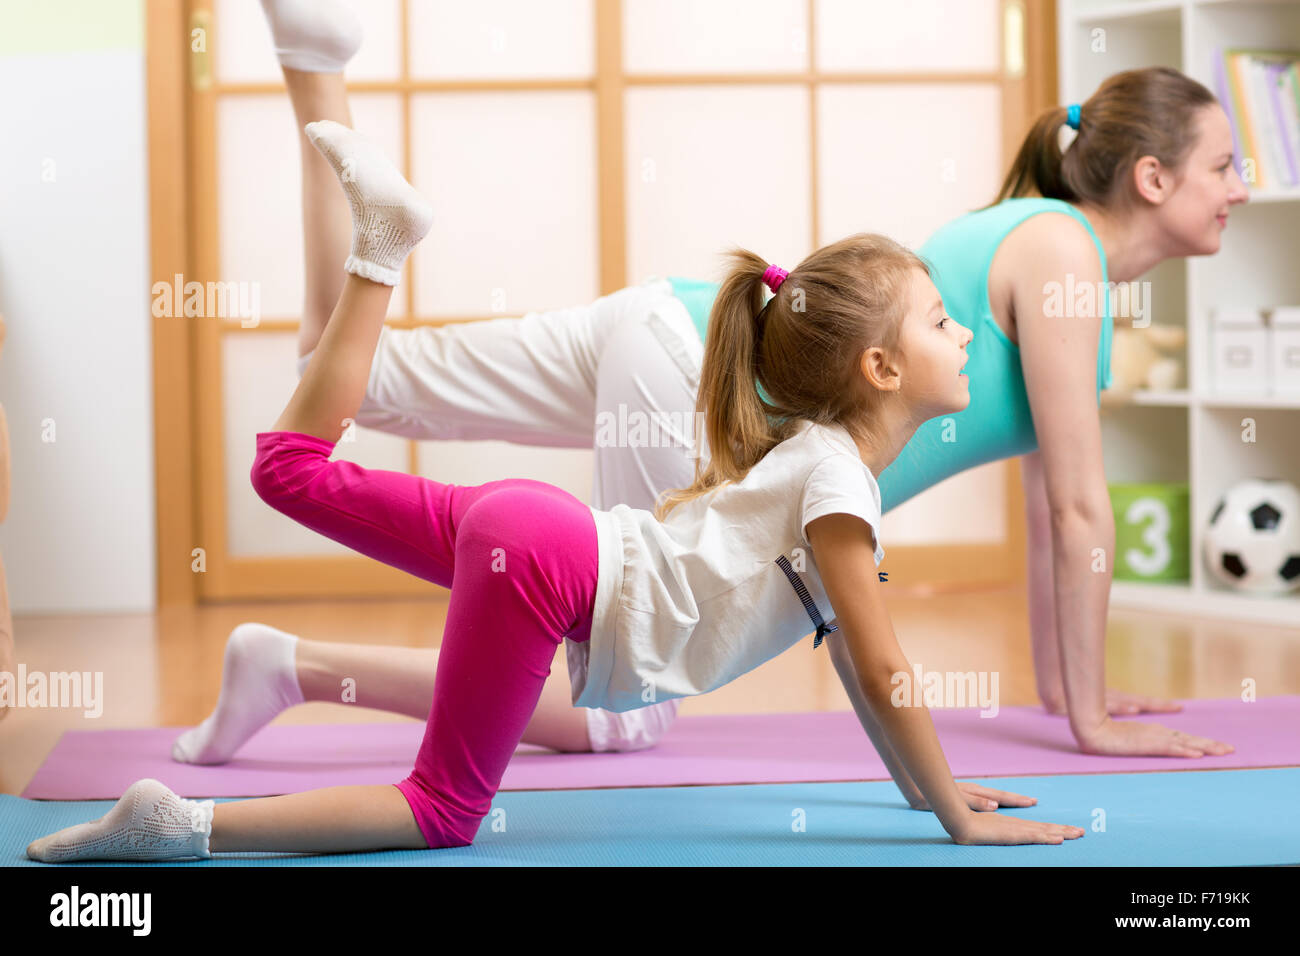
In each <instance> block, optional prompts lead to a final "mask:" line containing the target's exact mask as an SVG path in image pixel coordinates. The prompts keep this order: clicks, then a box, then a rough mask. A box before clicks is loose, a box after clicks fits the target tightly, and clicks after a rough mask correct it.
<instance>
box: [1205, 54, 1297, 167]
mask: <svg viewBox="0 0 1300 956" xmlns="http://www.w3.org/2000/svg"><path fill="white" fill-rule="evenodd" d="M1214 77H1215V85H1216V86H1217V87H1218V89H1217V90H1216V91H1215V92H1216V93H1217V94H1218V96H1219V102H1220V103H1222V104H1223V108H1224V111H1225V112H1227V114H1228V121H1229V122H1230V124H1231V125H1232V145H1233V152H1234V156H1235V157H1236V163H1237V172H1238V173H1240V174H1241V177H1242V179H1243V180H1245V181H1246V183H1247V184H1248V185H1251V186H1254V187H1255V188H1258V189H1263V188H1277V187H1288V186H1297V185H1300V52H1297V51H1294V50H1291V51H1285V50H1235V49H1229V50H1225V49H1220V50H1218V51H1217V53H1216V56H1215V64H1214ZM1247 160H1249V161H1250V162H1251V167H1252V168H1250V169H1248V168H1246V167H1245V165H1244V163H1245V161H1247Z"/></svg>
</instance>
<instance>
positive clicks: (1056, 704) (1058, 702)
mask: <svg viewBox="0 0 1300 956" xmlns="http://www.w3.org/2000/svg"><path fill="white" fill-rule="evenodd" d="M1043 707H1044V709H1046V711H1047V712H1048V713H1049V714H1055V715H1056V716H1058V717H1061V716H1065V715H1066V714H1068V713H1069V712H1070V711H1069V710H1068V708H1066V706H1065V700H1064V698H1049V699H1047V700H1044V701H1043ZM1182 709H1183V705H1182V704H1180V703H1178V701H1176V700H1166V699H1165V698H1163V697H1146V696H1143V695H1142V694H1128V693H1125V692H1124V691H1122V690H1112V689H1111V688H1109V687H1107V688H1106V713H1108V714H1110V715H1111V716H1112V717H1124V716H1129V715H1132V714H1177V713H1179V712H1181V711H1182Z"/></svg>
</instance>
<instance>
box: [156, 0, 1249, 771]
mask: <svg viewBox="0 0 1300 956" xmlns="http://www.w3.org/2000/svg"><path fill="white" fill-rule="evenodd" d="M276 6H277V4H276V3H274V2H272V0H264V7H265V8H266V9H267V11H268V16H269V19H270V20H271V24H272V30H273V33H274V34H275V37H276V47H277V52H278V53H279V54H280V57H281V63H282V66H284V73H285V79H286V84H287V86H288V89H289V94H290V98H291V99H292V101H293V105H294V111H295V114H296V119H297V122H298V124H299V128H300V129H301V128H302V127H303V126H305V125H306V124H307V123H308V122H311V121H314V120H318V119H334V120H337V121H339V122H341V123H344V124H349V123H350V115H349V113H348V109H347V101H346V92H345V88H344V84H343V76H342V67H343V65H344V64H345V63H346V61H347V59H348V58H349V57H350V56H351V55H352V53H353V52H355V49H356V46H357V45H358V44H359V42H360V36H359V28H358V25H357V24H356V23H355V22H354V21H350V20H347V19H346V15H345V14H342V13H337V14H331V16H334V19H333V20H328V18H326V17H325V15H324V14H322V13H321V12H320V11H321V8H319V7H318V8H316V9H315V11H314V12H313V14H312V20H311V23H310V29H309V28H307V27H305V26H304V25H303V24H304V22H305V21H304V20H302V19H299V20H297V21H295V20H294V19H293V18H292V17H290V16H289V15H288V14H287V13H284V12H281V13H279V14H278V16H279V19H278V20H277V13H276V10H275V8H276ZM326 9H328V6H327V7H326ZM322 38H324V39H322ZM322 50H328V51H329V55H328V56H323V55H322V53H321V51H322ZM1063 128H1068V129H1070V130H1072V131H1074V133H1075V137H1074V139H1073V140H1072V141H1071V142H1070V143H1069V144H1068V146H1067V147H1066V148H1065V149H1064V151H1062V150H1061V148H1060V145H1059V141H1058V135H1059V134H1060V133H1061V132H1062V131H1063ZM301 145H302V147H303V149H302V155H303V192H304V211H305V212H304V228H305V243H306V255H307V296H306V306H305V310H304V316H303V322H302V326H301V329H300V333H299V353H300V355H302V356H303V359H302V361H300V370H301V368H302V367H304V366H305V363H306V358H307V356H308V355H309V354H310V352H311V350H312V349H313V348H314V347H315V344H316V341H317V340H318V339H319V337H320V333H321V330H322V329H323V328H324V324H325V322H326V320H327V318H328V311H327V310H328V303H332V302H333V301H335V299H336V298H337V296H338V292H339V289H338V284H337V283H338V274H337V268H336V263H337V262H340V261H342V260H343V258H345V257H346V255H347V249H348V244H349V241H350V220H349V214H348V208H347V205H346V204H345V203H343V202H341V201H339V199H338V197H337V194H336V189H337V187H335V186H334V185H333V183H332V182H331V178H332V175H333V174H332V172H331V170H330V169H329V167H328V166H327V165H325V164H324V163H323V162H321V161H320V158H319V156H318V155H317V154H316V153H315V150H314V149H312V148H311V146H310V144H309V143H307V142H306V141H305V140H304V141H303V142H302V144H301ZM1035 196H1039V197H1047V198H1033V197H1035ZM331 197H333V202H332V203H331ZM1246 198H1247V195H1246V190H1245V187H1244V185H1243V184H1242V182H1241V180H1240V179H1239V178H1238V176H1237V174H1236V170H1235V168H1234V167H1233V163H1232V136H1231V130H1230V127H1229V124H1228V120H1227V117H1226V115H1225V114H1224V112H1223V110H1222V109H1221V108H1220V107H1219V105H1218V103H1217V101H1216V100H1215V99H1214V97H1213V95H1212V94H1211V93H1210V92H1209V91H1208V90H1206V89H1205V88H1204V87H1203V86H1201V85H1200V84H1198V83H1196V82H1194V81H1193V80H1191V79H1189V78H1187V77H1185V76H1183V75H1182V74H1181V73H1178V72H1177V71H1175V70H1170V69H1165V68H1153V69H1146V70H1135V71H1130V72H1127V73H1122V74H1118V75H1116V76H1114V77H1111V78H1110V79H1109V80H1107V81H1106V82H1105V83H1103V84H1102V86H1101V87H1100V88H1099V89H1098V90H1097V92H1096V93H1094V94H1093V96H1092V97H1090V98H1089V99H1088V100H1087V101H1086V102H1084V103H1083V104H1081V105H1079V106H1076V107H1070V108H1068V109H1067V108H1066V107H1058V108H1056V109H1053V110H1049V111H1047V112H1045V113H1044V114H1043V115H1042V116H1041V117H1039V119H1038V121H1037V122H1036V123H1035V124H1034V127H1033V128H1032V129H1031V130H1030V132H1029V134H1028V135H1027V136H1026V138H1025V141H1024V143H1023V145H1022V147H1021V149H1020V151H1019V154H1018V155H1017V157H1016V160H1015V162H1014V164H1013V166H1012V169H1011V171H1010V172H1009V173H1008V175H1007V177H1006V180H1005V181H1004V183H1003V187H1002V190H1001V192H1000V194H999V197H998V202H997V203H995V204H994V205H993V206H990V207H988V208H987V209H984V210H980V211H978V212H976V213H971V214H969V215H967V216H964V217H961V218H959V219H957V220H955V221H954V222H953V223H950V224H949V225H947V226H945V227H944V228H943V229H941V230H940V231H939V232H938V233H937V234H936V235H935V236H934V237H933V238H932V239H931V240H930V241H929V242H928V243H927V244H926V245H925V246H924V247H923V248H922V249H921V253H922V255H923V256H925V257H926V258H927V259H928V260H930V261H931V263H932V264H933V265H934V266H935V284H936V285H937V286H938V289H939V292H940V294H941V295H942V296H943V299H944V302H945V304H946V305H947V307H948V308H949V310H950V312H951V314H953V315H955V316H957V317H958V319H959V320H960V321H962V322H963V323H964V324H966V325H967V326H968V327H970V328H971V329H972V331H973V332H974V335H975V338H974V340H973V341H972V343H971V346H970V352H971V360H970V365H969V367H968V369H967V372H968V374H969V377H970V383H971V404H970V407H969V408H968V409H967V410H966V411H965V412H963V413H961V414H959V415H955V416H950V418H951V419H952V420H953V423H954V424H953V430H952V432H951V433H950V434H953V435H955V437H956V440H955V441H953V440H947V441H945V440H943V439H944V437H945V436H944V435H943V434H942V431H943V429H944V428H945V427H949V426H948V425H947V424H946V422H945V420H936V421H932V422H930V423H928V424H927V425H924V426H922V427H921V428H920V429H918V431H917V433H916V436H915V438H913V440H912V441H911V442H909V444H908V446H907V447H906V448H905V449H904V450H903V452H902V453H901V454H900V455H899V457H898V459H897V460H896V462H895V463H894V464H893V465H891V466H890V467H889V468H887V469H885V471H884V472H883V473H882V474H881V476H880V488H881V493H882V496H883V501H884V508H885V510H886V511H888V510H889V509H890V508H891V507H894V506H896V505H898V504H901V503H902V502H903V501H905V500H907V499H908V498H910V497H911V496H913V495H915V494H916V493H918V492H919V491H921V490H924V489H925V488H927V487H930V486H932V485H934V484H937V483H938V482H939V481H941V480H943V478H946V477H948V476H949V475H951V474H955V473H956V472H958V471H961V470H963V469H964V468H968V467H973V466H975V465H977V464H982V463H984V462H987V461H993V460H997V459H999V458H1005V457H1010V456H1012V455H1021V456H1022V478H1023V482H1024V487H1025V496H1026V508H1027V518H1028V529H1029V549H1030V560H1029V568H1030V580H1029V606H1030V625H1031V635H1032V642H1033V648H1034V665H1035V672H1036V675H1037V680H1038V692H1039V697H1040V699H1041V701H1042V703H1043V704H1044V706H1045V707H1046V708H1047V709H1048V711H1049V712H1052V713H1058V714H1060V713H1065V714H1068V717H1069V720H1070V726H1071V730H1072V731H1073V733H1074V736H1075V739H1076V741H1077V743H1078V745H1079V748H1080V749H1081V750H1082V751H1084V752H1086V753H1104V754H1115V755H1121V754H1124V755H1148V754H1150V755H1167V756H1184V757H1198V756H1202V755H1203V754H1214V755H1219V754H1224V753H1228V752H1230V751H1231V750H1232V748H1231V747H1230V746H1229V745H1227V744H1225V743H1221V742H1219V741H1214V740H1210V739H1208V738H1203V737H1191V736H1187V735H1184V734H1181V733H1179V732H1178V731H1175V730H1170V729H1168V728H1165V727H1163V726H1160V725H1157V724H1149V723H1138V722H1117V721H1113V720H1111V719H1110V715H1112V714H1117V715H1118V714H1132V713H1140V712H1170V711H1175V710H1177V709H1178V707H1177V706H1176V705H1174V704H1172V703H1171V702H1169V701H1165V700H1153V699H1150V698H1146V697H1140V696H1131V695H1126V694H1120V693H1115V692H1110V691H1107V690H1106V688H1105V684H1104V676H1105V654H1104V648H1105V625H1106V610H1107V602H1108V598H1109V590H1110V578H1111V566H1112V561H1111V560H1110V559H1109V555H1111V554H1112V553H1113V550H1114V522H1113V516H1112V513H1111V508H1110V500H1109V495H1108V492H1107V488H1106V481H1105V473H1104V470H1103V467H1102V452H1101V428H1100V419H1099V415H1098V409H1097V392H1098V391H1099V389H1100V388H1101V387H1103V386H1104V385H1105V384H1107V383H1108V381H1109V341H1110V338H1109V335H1110V326H1109V323H1110V314H1109V308H1108V302H1107V299H1106V297H1105V296H1104V295H1103V296H1100V297H1097V298H1095V300H1094V301H1095V307H1094V308H1092V309H1091V310H1089V309H1086V308H1085V309H1084V310H1083V312H1084V313H1086V314H1079V310H1071V311H1072V312H1073V314H1068V313H1067V315H1066V316H1053V315H1049V314H1047V312H1048V310H1047V309H1046V308H1045V305H1046V302H1045V300H1046V299H1048V298H1049V297H1050V295H1051V294H1052V293H1051V292H1049V291H1048V290H1051V289H1053V288H1060V287H1061V286H1063V285H1066V284H1067V283H1069V284H1070V287H1072V288H1075V289H1078V288H1082V287H1086V286H1088V285H1091V286H1092V287H1094V288H1096V287H1098V286H1099V284H1103V283H1106V282H1107V281H1109V282H1124V281H1129V280H1133V279H1136V278H1138V277H1139V276H1141V275H1143V274H1144V273H1146V272H1147V271H1148V270H1150V269H1151V268H1153V267H1154V266H1156V265H1157V264H1158V263H1160V262H1162V261H1164V260H1165V259H1169V258H1174V257H1180V256H1189V255H1209V254H1212V253H1214V252H1217V251H1218V248H1219V242H1220V233H1221V232H1222V229H1223V228H1224V226H1225V225H1226V221H1227V215H1228V210H1229V208H1230V207H1231V206H1232V205H1235V204H1238V203H1241V202H1245V201H1246ZM712 293H713V287H712V286H710V285H707V284H702V283H691V282H686V281H682V280H660V279H656V280H650V281H648V282H647V283H645V284H643V285H641V286H637V287H633V288H630V289H624V290H621V291H620V292H616V293H613V294H612V295H609V296H605V297H603V298H602V299H600V300H598V301H597V302H596V303H594V304H592V305H591V306H589V307H584V308H576V309H569V310H562V311H557V312H548V313H532V314H530V315H528V316H525V317H524V318H522V319H498V320H493V321H490V322H479V323H469V324H463V325H451V326H445V327H441V328H421V329H413V330H395V329H385V330H384V333H383V335H382V337H381V340H380V343H379V348H378V352H377V356H376V360H375V363H374V366H373V367H372V370H371V379H370V389H369V390H368V392H367V396H366V404H365V406H363V408H362V412H361V414H360V415H359V416H358V419H357V421H358V424H361V425H364V426H367V427H373V428H380V429H384V430H387V431H391V432H394V433H396V434H401V435H405V436H408V437H413V438H421V439H439V438H442V439H448V438H455V439H469V438H497V439H504V440H508V441H515V442H520V443H526V444H536V445H547V446H566V447H591V444H592V435H593V431H595V432H596V435H597V441H596V448H595V453H596V454H595V459H596V460H595V468H596V475H595V482H594V487H593V499H594V500H593V504H594V506H595V507H598V508H608V507H611V506H612V505H613V504H615V503H616V502H622V503H626V504H629V505H631V506H633V507H641V508H649V507H651V506H652V503H653V502H654V500H655V499H656V497H657V496H658V494H659V493H660V492H661V491H663V490H664V489H668V488H675V487H682V486H685V485H688V484H690V482H691V480H692V477H693V472H694V464H695V461H696V458H695V453H694V451H693V450H692V448H691V446H690V443H689V441H688V440H685V439H687V438H688V436H682V437H683V438H684V440H683V441H681V442H680V443H677V444H673V443H671V442H670V443H663V442H655V443H653V444H648V443H633V444H632V446H631V447H627V446H623V447H620V446H618V445H617V444H615V445H608V444H605V443H602V441H600V440H599V439H600V435H601V432H600V430H599V425H600V424H601V422H602V421H608V416H611V415H615V416H616V415H619V414H626V415H627V416H628V417H631V415H632V413H633V412H636V413H640V414H642V415H645V416H647V417H654V416H656V415H660V416H664V417H665V418H666V419H667V420H668V421H670V422H673V421H687V420H690V413H691V412H692V411H693V410H694V408H695V390H696V388H697V387H698V384H699V382H698V369H699V359H700V356H701V355H702V346H701V342H700V339H701V337H702V335H701V334H699V333H700V332H702V331H703V327H704V325H705V322H706V320H707V313H708V304H709V303H710V302H711V296H712ZM692 319H693V320H694V322H693V323H692V321H691V320H692ZM692 325H694V327H695V328H696V329H697V330H698V331H697V332H696V334H692V333H691V328H692ZM593 425H595V426H596V427H593ZM1098 548H1100V549H1102V552H1103V554H1104V555H1105V556H1107V557H1106V559H1105V560H1104V561H1103V562H1102V563H1101V564H1100V565H1098V564H1097V562H1096V549H1098ZM1094 568H1099V569H1098V570H1094ZM435 655H436V652H434V651H417V650H413V649H407V648H371V647H366V646H362V645H334V644H318V643H316V642H310V641H298V640H297V639H296V638H293V637H292V636H290V635H284V634H282V633H280V632H276V631H274V630H273V629H269V628H263V627H261V626H259V625H246V626H245V627H244V628H243V629H237V630H236V633H235V635H232V641H231V647H230V648H229V649H228V651H227V677H226V678H225V684H224V686H223V691H222V699H221V701H220V702H219V703H218V708H217V711H216V712H215V713H214V714H213V715H212V716H211V717H209V718H208V720H207V721H205V722H204V724H202V725H201V726H200V727H199V728H196V729H195V730H194V731H190V732H189V733H188V734H186V735H184V736H183V737H181V738H180V740H178V742H177V747H176V749H175V751H174V755H175V756H176V757H177V759H181V760H191V761H194V762H203V763H209V762H220V761H222V760H225V759H228V758H229V755H230V754H231V753H233V751H234V749H235V748H237V747H238V746H239V745H240V744H241V743H242V742H243V741H244V740H246V739H247V737H248V736H250V735H251V734H252V733H253V732H254V731H256V730H257V729H258V728H259V727H260V726H262V724H264V723H265V722H266V721H267V720H269V719H271V717H273V716H274V715H275V713H277V712H278V710H277V709H276V708H277V707H279V708H282V707H283V706H288V705H289V704H292V703H297V702H299V701H300V700H303V699H320V700H336V699H337V694H338V687H339V683H338V682H339V680H340V679H341V675H351V676H357V675H358V674H359V673H362V674H364V675H365V679H364V680H359V684H360V685H362V686H366V685H368V687H369V689H370V693H369V695H368V696H367V697H365V698H359V699H358V701H357V702H358V703H361V704H362V705H363V706H372V707H381V708H383V709H390V710H396V711H398V712H401V713H406V714H409V715H411V716H414V717H420V718H422V717H424V716H426V715H427V713H428V708H429V703H430V700H431V697H432V688H433V669H432V668H431V667H430V664H432V663H433V659H434V656H435ZM260 660H273V661H274V665H259V664H257V663H253V664H251V665H250V664H249V663H248V662H250V661H251V662H256V661H260ZM836 663H837V670H839V671H840V672H841V673H842V672H843V668H842V667H841V666H840V665H841V662H840V661H837V662H836ZM232 672H235V673H240V674H244V675H246V676H245V677H244V678H243V682H244V683H245V684H246V685H247V686H248V687H250V688H252V689H251V690H247V691H245V692H243V693H239V692H237V688H234V682H233V681H232V680H231V678H230V676H229V675H230V674H231V673H232ZM247 675H252V676H247ZM272 685H273V686H275V687H276V688H277V690H276V692H275V693H274V694H272V695H268V694H267V693H266V691H265V687H266V686H272ZM567 685H568V681H567V679H566V678H565V676H564V675H563V674H556V673H554V672H553V673H552V676H551V679H550V680H548V682H547V685H546V688H545V691H544V693H543V697H542V701H541V703H540V704H539V706H538V709H537V711H536V713H535V714H534V716H533V718H532V722H531V723H530V724H529V725H528V728H527V730H526V732H525V735H524V737H523V740H524V741H525V742H528V743H538V744H541V745H543V746H548V747H553V748H554V749H558V750H578V751H582V750H609V749H637V748H640V747H644V746H649V745H652V744H653V743H654V742H655V741H656V740H657V739H658V737H659V736H660V735H661V734H662V733H663V731H664V730H665V729H666V727H667V726H668V725H669V724H670V723H671V720H672V718H673V717H674V716H675V707H674V705H673V704H672V703H671V702H666V703H662V704H657V705H655V706H653V707H648V708H643V709H642V710H641V711H636V712H633V713H635V714H638V715H640V718H641V719H640V722H637V723H634V724H629V723H628V722H627V721H626V719H625V718H626V717H627V715H619V714H608V713H606V712H603V711H597V710H587V709H574V708H573V707H571V705H570V698H569V691H568V686H567ZM252 698H257V699H258V700H259V701H260V702H261V706H260V708H249V707H243V706H239V705H240V704H241V702H243V701H245V700H248V699H252Z"/></svg>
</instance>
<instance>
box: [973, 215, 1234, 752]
mask: <svg viewBox="0 0 1300 956" xmlns="http://www.w3.org/2000/svg"><path fill="white" fill-rule="evenodd" d="M1006 242H1007V243H1013V245H1014V248H1013V249H1011V250H1008V251H1009V252H1013V253H1014V256H1015V260H1016V263H1017V268H1016V274H1015V280H1014V282H1013V291H1012V299H1013V308H1014V310H1015V315H1016V329H1017V334H1018V338H1019V341H1020V358H1021V366H1022V369H1023V372H1024V377H1025V390H1026V392H1027V394H1028V397H1029V407H1030V410H1031V411H1032V412H1033V416H1034V427H1035V430H1036V432H1037V436H1038V447H1039V450H1040V453H1041V455H1042V463H1043V479H1044V480H1043V484H1044V488H1045V490H1046V496H1047V511H1048V520H1049V522H1050V527H1051V541H1052V551H1051V554H1052V597H1053V602H1054V606H1055V615H1054V617H1055V624H1056V634H1057V642H1058V647H1059V655H1060V666H1061V676H1062V684H1063V687H1064V690H1065V699H1066V706H1067V707H1068V709H1069V720H1070V728H1071V730H1072V731H1073V732H1074V736H1075V739H1076V740H1077V741H1078V743H1079V746H1080V748H1081V749H1083V750H1084V751H1085V752H1089V753H1109V754H1133V755H1137V754H1156V755H1168V756H1188V757H1196V756H1201V754H1202V753H1226V752H1228V749H1229V748H1228V747H1227V745H1226V744H1222V743H1219V742H1217V741H1213V740H1210V739H1208V738H1203V737H1190V736H1187V735H1183V734H1179V733H1177V732H1175V731H1172V730H1169V729H1168V728H1165V727H1161V726H1159V725H1158V724H1140V723H1117V722H1114V721H1112V720H1111V719H1110V717H1109V715H1108V713H1107V707H1106V685H1105V678H1106V617H1107V610H1108V604H1109V600H1110V584H1111V573H1112V568H1113V565H1114V552H1115V521H1114V517H1113V515H1112V513H1111V507H1110V495H1109V492H1108V490H1107V486H1106V472H1105V469H1104V468H1103V463H1102V450H1101V419H1100V415H1099V413H1098V408H1097V349H1098V340H1099V338H1100V334H1101V322H1102V321H1103V317H1104V313H1103V309H1102V304H1103V303H1102V300H1101V297H1100V295H1094V296H1093V298H1092V306H1091V307H1089V306H1088V302H1087V301H1086V300H1080V299H1078V298H1075V299H1074V300H1073V301H1071V300H1070V299H1069V298H1064V302H1063V305H1064V306H1066V308H1065V309H1064V310H1063V311H1064V314H1061V315H1058V314H1049V310H1048V309H1047V308H1046V304H1047V303H1048V301H1050V300H1049V296H1050V295H1052V294H1053V293H1054V292H1056V293H1059V292H1061V291H1062V290H1063V289H1071V288H1072V289H1074V290H1078V289H1085V288H1088V287H1089V286H1090V287H1091V288H1092V289H1093V290H1094V292H1096V291H1097V290H1098V289H1099V288H1100V283H1101V262H1100V259H1099V258H1098V255H1097V250H1096V247H1095V246H1094V245H1093V242H1092V238H1091V237H1090V236H1089V235H1088V233H1087V231H1086V230H1085V229H1084V228H1083V226H1082V225H1081V224H1080V223H1078V222H1077V221H1075V220H1074V219H1073V218H1072V217H1069V216H1067V215H1065V214H1058V213H1045V214H1043V215H1040V216H1035V217H1033V218H1032V219H1030V220H1028V221H1027V222H1026V223H1025V224H1024V225H1023V226H1021V227H1020V228H1018V229H1017V230H1015V232H1014V233H1012V235H1011V236H1010V237H1008V239H1007V240H1006ZM1004 245H1005V243H1004ZM999 254H1001V252H999ZM1053 284H1055V285H1053ZM1107 321H1108V320H1107Z"/></svg>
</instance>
